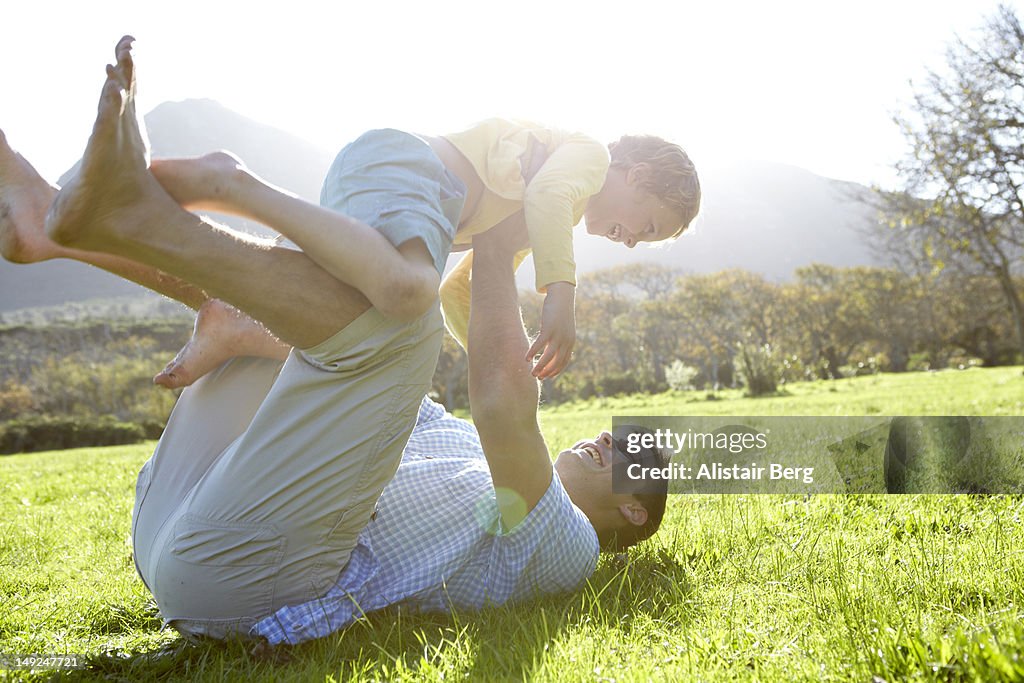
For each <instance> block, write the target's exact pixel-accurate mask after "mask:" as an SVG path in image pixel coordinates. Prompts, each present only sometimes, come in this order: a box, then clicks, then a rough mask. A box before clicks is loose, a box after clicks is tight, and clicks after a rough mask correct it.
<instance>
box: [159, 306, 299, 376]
mask: <svg viewBox="0 0 1024 683" xmlns="http://www.w3.org/2000/svg"><path fill="white" fill-rule="evenodd" d="M290 349H291V347H290V346H288V345H287V344H285V343H284V342H282V341H280V340H279V339H278V338H277V337H275V336H274V335H272V334H271V333H270V332H269V331H268V330H267V328H265V327H264V326H263V325H261V324H260V323H258V322H256V321H255V320H253V319H252V318H250V317H249V316H247V315H246V314H245V313H242V312H241V311H239V310H238V309H237V308H235V307H234V306H231V305H229V304H226V303H224V302H223V301H220V300H219V299H209V300H207V301H206V303H204V304H203V305H202V306H200V307H199V311H198V313H197V314H196V324H195V328H194V330H193V332H192V338H191V339H190V340H189V341H188V343H187V344H185V346H184V347H183V348H182V349H181V351H179V352H178V355H177V356H176V357H175V358H174V360H172V361H171V362H170V363H168V364H167V367H166V368H164V369H163V371H162V372H161V373H160V374H158V375H157V376H156V377H154V378H153V383H154V384H159V385H160V386H162V387H166V388H167V389H178V388H180V387H187V386H188V385H190V384H192V383H193V382H195V381H196V380H198V379H199V378H200V377H202V376H203V375H205V374H207V373H208V372H210V371H212V370H215V369H216V368H218V367H219V366H220V365H221V363H223V362H224V361H226V360H228V359H229V358H234V357H236V356H259V357H262V358H276V359H279V360H284V359H285V358H287V357H288V351H289V350H290Z"/></svg>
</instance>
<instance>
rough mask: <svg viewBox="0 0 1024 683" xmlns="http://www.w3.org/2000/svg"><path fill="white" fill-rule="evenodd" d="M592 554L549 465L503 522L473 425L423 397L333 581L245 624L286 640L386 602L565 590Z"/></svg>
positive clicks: (584, 527)
mask: <svg viewBox="0 0 1024 683" xmlns="http://www.w3.org/2000/svg"><path fill="white" fill-rule="evenodd" d="M597 556H598V541H597V533H596V532H595V531H594V528H593V526H591V524H590V522H589V520H588V519H587V517H586V515H584V514H583V512H582V511H581V510H580V509H579V508H577V507H576V506H575V505H573V504H572V501H571V500H569V496H568V494H567V493H566V492H565V489H564V488H563V487H562V483H561V482H560V481H559V479H558V476H557V475H554V476H552V477H551V485H550V486H549V487H548V490H547V492H546V493H545V494H544V496H543V497H542V498H541V500H540V502H538V503H537V506H536V507H535V508H534V509H533V510H532V511H531V512H530V514H529V515H527V517H526V519H524V520H523V521H522V522H521V523H520V524H518V525H517V526H516V527H515V528H514V529H512V530H511V531H506V530H504V529H503V528H502V526H501V518H500V516H499V512H498V505H497V502H496V500H495V494H494V486H493V484H492V483H491V474H490V470H488V468H487V461H486V460H485V459H484V453H483V449H482V448H481V446H480V439H479V437H478V435H477V433H476V429H474V427H473V425H471V424H470V423H469V422H466V421H465V420H460V419H458V418H456V417H453V416H452V415H449V414H448V413H446V412H445V410H444V408H442V407H441V406H440V405H438V404H437V403H434V402H433V401H431V400H429V399H424V400H423V403H422V404H421V405H420V410H419V415H418V416H417V419H416V426H415V428H414V429H413V432H412V436H411V437H410V438H409V443H408V444H407V445H406V447H405V451H404V453H403V454H402V462H401V464H400V465H399V467H398V472H397V473H396V474H395V477H394V479H393V480H392V481H391V482H390V483H389V484H388V486H387V487H386V488H385V489H384V492H383V494H381V497H380V501H379V502H378V504H377V512H376V514H375V515H374V519H373V520H372V521H370V523H369V524H368V525H367V526H366V528H365V529H363V531H362V532H361V533H360V535H359V539H358V541H357V543H356V546H355V548H354V549H353V551H352V555H351V557H350V559H349V561H348V564H347V565H346V566H345V568H344V570H343V571H342V572H341V575H340V576H339V577H338V580H337V582H336V583H335V585H334V587H333V588H331V590H329V591H328V592H327V594H326V595H324V596H323V597H321V598H319V599H318V600H313V601H310V602H306V603H303V604H300V605H290V606H287V607H282V608H281V609H279V610H277V612H275V613H274V614H272V615H271V616H269V617H267V618H266V619H263V620H262V621H260V622H258V623H257V624H255V625H254V626H253V627H252V629H251V631H250V632H251V633H252V634H253V635H258V636H263V637H265V638H266V639H267V640H268V641H269V642H270V643H271V644H275V645H276V644H278V643H291V644H296V643H299V642H302V641H304V640H309V639H311V638H320V637H323V636H326V635H329V634H331V633H333V632H335V631H337V630H339V629H342V628H344V627H346V626H348V625H349V624H351V623H352V622H353V621H355V620H356V619H358V618H360V617H361V616H362V615H363V614H364V613H367V612H372V611H374V610H379V609H381V608H384V607H388V606H389V605H396V604H401V605H402V606H403V607H408V608H411V609H413V610H415V611H434V612H436V611H450V610H453V609H459V610H463V609H465V610H477V609H480V608H482V607H485V606H487V605H501V604H503V603H505V602H508V601H510V600H512V601H514V600H520V599H526V598H530V597H534V596H536V595H538V594H543V593H556V592H565V591H569V590H572V589H574V588H576V587H577V586H578V585H579V584H580V583H582V582H583V581H584V580H586V578H587V577H589V576H590V575H591V574H592V573H593V571H594V568H595V567H596V565H597Z"/></svg>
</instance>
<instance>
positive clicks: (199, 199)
mask: <svg viewBox="0 0 1024 683" xmlns="http://www.w3.org/2000/svg"><path fill="white" fill-rule="evenodd" d="M149 170H150V171H151V172H152V173H153V175H154V176H155V177H156V179H157V181H158V182H159V183H160V185H161V186H162V187H163V188H164V190H166V191H167V193H168V194H169V195H171V196H172V197H174V200H175V201H176V202H178V203H179V204H181V206H183V207H184V208H186V209H188V210H190V211H219V212H222V213H233V211H232V208H233V207H234V206H235V205H236V204H237V200H236V199H235V195H236V194H237V193H238V188H239V185H240V184H241V183H244V182H245V181H247V180H251V179H252V178H253V176H252V173H251V172H250V171H249V169H248V168H246V166H245V164H244V163H242V160H241V159H239V158H238V157H236V156H235V155H234V154H232V153H231V152H226V151H220V152H212V153H210V154H206V155H204V156H201V157H196V158H194V159H154V160H153V163H152V164H151V165H150V167H149Z"/></svg>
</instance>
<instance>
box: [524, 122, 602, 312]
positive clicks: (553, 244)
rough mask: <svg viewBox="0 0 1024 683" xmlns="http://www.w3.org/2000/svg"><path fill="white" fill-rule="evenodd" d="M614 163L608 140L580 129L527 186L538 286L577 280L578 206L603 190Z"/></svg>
mask: <svg viewBox="0 0 1024 683" xmlns="http://www.w3.org/2000/svg"><path fill="white" fill-rule="evenodd" d="M608 165H609V157H608V150H607V149H605V147H604V145H602V144H601V143H599V142H597V141H596V140H594V139H592V138H589V137H586V136H584V135H578V134H574V135H571V136H569V137H568V138H567V139H566V140H565V141H564V142H562V144H560V145H559V146H558V147H557V148H556V149H555V150H554V151H553V152H552V153H551V154H550V155H549V156H548V158H547V160H546V161H545V162H544V164H543V165H542V166H541V167H540V169H539V170H538V171H537V174H536V175H535V176H534V177H533V179H532V180H530V183H529V184H528V185H527V186H526V191H525V193H524V195H523V209H524V211H525V213H526V230H527V232H528V233H529V236H530V246H531V247H533V261H534V267H535V269H536V271H537V291H539V292H544V291H545V289H546V288H547V286H548V285H549V284H551V283H553V282H563V281H564V282H570V283H572V284H574V285H575V284H576V264H575V261H574V260H573V251H572V228H573V226H575V225H576V221H577V218H576V207H577V205H578V204H580V203H582V202H583V201H584V200H586V199H587V198H588V197H591V196H593V195H595V194H597V193H598V192H599V191H600V190H601V187H602V186H603V185H604V180H605V176H606V175H607V173H608Z"/></svg>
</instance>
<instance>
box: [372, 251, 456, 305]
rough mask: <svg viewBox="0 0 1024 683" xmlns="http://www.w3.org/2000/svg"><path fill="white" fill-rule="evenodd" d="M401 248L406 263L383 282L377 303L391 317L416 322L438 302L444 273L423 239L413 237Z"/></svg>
mask: <svg viewBox="0 0 1024 683" xmlns="http://www.w3.org/2000/svg"><path fill="white" fill-rule="evenodd" d="M398 250H399V252H400V253H401V254H402V256H403V260H404V262H405V267H404V268H403V269H402V271H401V272H398V273H394V274H393V276H392V277H391V278H387V279H385V280H384V281H383V282H382V285H381V292H380V295H379V296H378V297H377V301H376V302H375V305H376V306H377V309H378V310H379V311H380V312H381V313H383V314H384V315H386V316H388V317H389V318H392V319H395V320H399V321H402V322H412V321H414V320H418V319H419V318H421V317H423V315H424V314H425V313H426V312H427V311H429V310H430V308H431V307H432V306H433V305H434V302H435V301H436V300H437V296H438V294H437V292H438V289H439V288H440V286H441V276H440V274H439V273H438V272H437V269H436V268H435V267H434V260H433V258H432V257H431V256H430V252H429V251H428V250H427V247H426V245H425V244H424V243H423V242H422V240H418V239H414V240H409V241H407V242H405V243H404V244H402V245H401V246H399V247H398Z"/></svg>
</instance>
